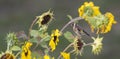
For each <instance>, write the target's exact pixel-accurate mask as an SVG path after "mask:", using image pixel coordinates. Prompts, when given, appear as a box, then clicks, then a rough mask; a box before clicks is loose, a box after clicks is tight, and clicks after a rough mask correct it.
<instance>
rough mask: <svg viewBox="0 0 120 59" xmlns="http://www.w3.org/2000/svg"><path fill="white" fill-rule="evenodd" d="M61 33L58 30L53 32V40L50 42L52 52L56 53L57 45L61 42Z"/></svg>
mask: <svg viewBox="0 0 120 59" xmlns="http://www.w3.org/2000/svg"><path fill="white" fill-rule="evenodd" d="M60 35H61V34H60V31H59V30H58V29H56V30H55V31H53V33H52V34H51V39H50V42H49V46H50V47H51V49H52V51H54V50H55V49H56V46H57V43H58V42H59V36H60Z"/></svg>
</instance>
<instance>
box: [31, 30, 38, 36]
mask: <svg viewBox="0 0 120 59" xmlns="http://www.w3.org/2000/svg"><path fill="white" fill-rule="evenodd" d="M30 35H31V36H33V37H38V36H39V35H40V34H39V31H37V30H31V32H30Z"/></svg>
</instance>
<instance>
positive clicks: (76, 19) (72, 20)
mask: <svg viewBox="0 0 120 59" xmlns="http://www.w3.org/2000/svg"><path fill="white" fill-rule="evenodd" d="M82 19H83V18H81V17H76V18H74V19H71V21H69V22H68V23H67V24H66V25H65V26H64V27H63V28H62V29H61V30H60V32H61V33H62V32H63V30H64V29H65V28H66V27H67V26H68V25H70V24H71V23H73V22H74V21H78V20H82Z"/></svg>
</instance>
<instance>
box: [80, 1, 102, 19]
mask: <svg viewBox="0 0 120 59" xmlns="http://www.w3.org/2000/svg"><path fill="white" fill-rule="evenodd" d="M78 12H79V16H81V17H83V18H86V17H87V16H90V17H91V16H97V15H99V14H101V12H100V10H99V7H98V6H94V3H93V2H89V3H88V2H85V3H84V5H82V6H81V7H80V8H79V9H78Z"/></svg>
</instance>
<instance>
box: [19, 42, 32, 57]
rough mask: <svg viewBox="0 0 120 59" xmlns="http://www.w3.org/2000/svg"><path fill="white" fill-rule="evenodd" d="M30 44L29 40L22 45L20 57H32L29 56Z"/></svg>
mask: <svg viewBox="0 0 120 59" xmlns="http://www.w3.org/2000/svg"><path fill="white" fill-rule="evenodd" d="M31 46H32V43H31V42H26V43H25V45H24V46H23V47H22V52H21V59H32V58H31V51H30V47H31Z"/></svg>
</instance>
